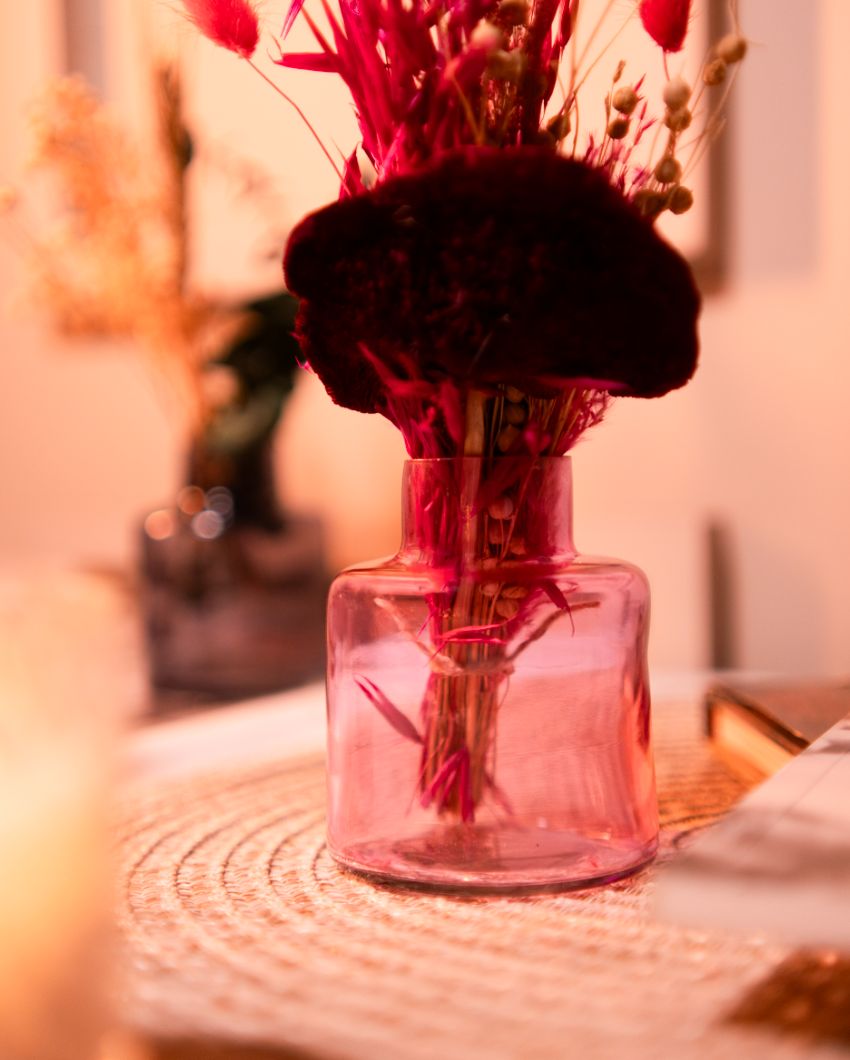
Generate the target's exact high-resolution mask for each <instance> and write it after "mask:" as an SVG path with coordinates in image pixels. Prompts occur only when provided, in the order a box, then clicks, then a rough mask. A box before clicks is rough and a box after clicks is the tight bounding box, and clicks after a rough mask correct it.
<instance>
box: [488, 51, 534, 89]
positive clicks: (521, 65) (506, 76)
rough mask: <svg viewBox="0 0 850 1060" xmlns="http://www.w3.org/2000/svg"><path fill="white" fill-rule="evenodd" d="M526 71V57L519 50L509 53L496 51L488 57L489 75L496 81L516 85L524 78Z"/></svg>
mask: <svg viewBox="0 0 850 1060" xmlns="http://www.w3.org/2000/svg"><path fill="white" fill-rule="evenodd" d="M524 69H525V56H524V55H523V54H522V52H521V51H519V49H518V48H514V49H513V50H512V51H509V52H506V51H502V50H498V51H494V52H491V53H490V55H488V56H487V74H488V76H489V77H490V78H492V80H494V81H508V82H509V83H511V84H515V83H516V82H517V81H519V79H520V78H521V77H522V74H523V70H524Z"/></svg>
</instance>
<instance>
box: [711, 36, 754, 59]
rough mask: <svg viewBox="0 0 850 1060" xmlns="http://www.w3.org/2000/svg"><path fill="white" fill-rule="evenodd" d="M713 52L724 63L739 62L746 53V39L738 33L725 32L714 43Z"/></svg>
mask: <svg viewBox="0 0 850 1060" xmlns="http://www.w3.org/2000/svg"><path fill="white" fill-rule="evenodd" d="M714 54H715V55H716V56H717V58H718V59H722V60H723V62H724V63H729V64H730V65H731V64H732V63H739V62H740V61H741V60H742V59H743V58H744V56H745V55H746V54H747V41H746V39H745V38H744V37H742V36H741V35H740V34H739V33H727V34H726V36H725V37H722V38H721V39H720V40H719V41H718V42H717V44H716V45H715V48H714Z"/></svg>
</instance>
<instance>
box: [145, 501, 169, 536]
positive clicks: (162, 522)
mask: <svg viewBox="0 0 850 1060" xmlns="http://www.w3.org/2000/svg"><path fill="white" fill-rule="evenodd" d="M174 528H175V523H174V516H173V515H172V513H171V512H170V511H168V509H166V508H160V510H159V511H156V512H151V513H150V515H149V516H148V517H147V519H145V533H146V534H147V535H148V537H150V538H152V539H153V540H154V541H165V539H166V538H168V537H171V535H172V534H173V533H174Z"/></svg>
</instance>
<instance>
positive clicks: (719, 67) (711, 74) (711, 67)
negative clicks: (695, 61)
mask: <svg viewBox="0 0 850 1060" xmlns="http://www.w3.org/2000/svg"><path fill="white" fill-rule="evenodd" d="M702 79H703V81H704V82H705V83H706V84H707V85H708V87H709V88H716V87H717V86H718V85H722V84H723V82H724V81H725V80H726V63H725V62H724V61H723V60H722V59H712V60H711V62H710V63H706V64H705V69H704V70H703V72H702Z"/></svg>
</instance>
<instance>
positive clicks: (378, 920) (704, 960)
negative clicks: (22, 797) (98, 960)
mask: <svg viewBox="0 0 850 1060" xmlns="http://www.w3.org/2000/svg"><path fill="white" fill-rule="evenodd" d="M655 729H656V732H655V744H656V755H657V760H658V774H659V794H660V802H661V815H662V821H663V842H662V852H661V856H660V861H661V862H663V861H664V859H666V858H670V857H674V856H676V851H677V849H678V848H679V847H680V846H682V845H683V844H686V843H687V842H688V841H689V837H691V836H692V835H693V834H694V833H695V832H697V831H699V830H700V829H701V828H703V827H704V826H706V825H708V824H710V823H711V822H712V821H714V820H716V819H717V817H718V816H720V815H722V814H723V813H724V812H725V811H726V810H727V809H728V808H729V807H730V806H731V805H732V804H733V803H734V802H735V801H736V800H737V799H738V798H739V797H740V796H741V794H742V793H743V791H744V786H743V784H742V782H741V781H739V780H737V779H736V778H735V777H734V776H733V775H732V774H730V773H729V772H727V770H726V769H725V767H724V766H723V765H722V764H721V763H720V762H719V761H718V760H716V759H715V758H714V757H713V755H712V753H711V750H710V749H709V748H708V747H707V746H706V744H705V742H704V740H703V738H702V735H701V732H700V727H699V720H698V716H697V712H696V710H695V709H693V708H692V707H685V706H683V707H681V708H674V707H666V708H665V709H663V710H661V711H659V712H657V715H656V726H655ZM323 818H324V775H323V767H322V762H321V759H319V758H317V757H313V758H308V759H299V760H297V761H289V762H285V763H282V764H277V763H269V762H268V761H265V762H263V763H261V764H259V763H258V764H257V765H256V766H255V767H253V768H241V769H240V770H239V771H234V772H217V773H214V774H209V773H207V774H205V775H199V776H196V777H192V778H190V779H188V780H187V779H185V778H184V779H181V780H179V781H173V782H169V783H167V784H166V785H164V786H162V785H160V786H158V787H157V788H156V789H153V790H149V791H141V792H137V793H136V794H135V795H134V796H133V798H132V800H131V801H130V802H129V803H128V805H127V806H126V807H125V813H124V817H123V824H122V828H121V838H120V859H121V876H120V880H121V888H120V895H119V906H120V908H119V926H120V931H121V935H122V939H123V945H124V947H125V950H126V956H127V960H126V962H125V963H126V966H127V968H128V974H127V980H126V983H125V987H124V1016H125V1018H126V1020H127V1021H128V1023H129V1024H131V1025H132V1026H134V1027H135V1028H137V1029H139V1030H141V1031H144V1032H146V1033H152V1034H155V1035H156V1036H158V1037H159V1038H171V1039H173V1040H175V1041H183V1042H186V1041H189V1042H192V1043H194V1045H191V1046H190V1047H188V1051H185V1050H184V1051H181V1052H180V1054H179V1055H180V1056H181V1057H182V1056H186V1057H189V1056H191V1057H193V1058H194V1060H204V1058H205V1057H214V1056H215V1057H218V1056H224V1055H225V1052H222V1051H221V1050H222V1049H225V1051H226V1043H227V1042H241V1043H243V1045H242V1049H243V1051H242V1052H240V1053H239V1054H238V1055H244V1056H247V1055H252V1056H253V1055H257V1056H259V1055H263V1056H265V1055H275V1056H292V1057H316V1058H318V1057H322V1058H328V1060H331V1058H332V1060H355V1058H356V1060H361V1058H373V1057H375V1058H388V1060H434V1058H439V1060H454V1058H457V1060H461V1058H463V1060H477V1058H483V1057H487V1058H489V1060H501V1058H505V1060H507V1058H510V1060H526V1058H529V1060H534V1058H540V1060H544V1058H561V1057H569V1058H572V1057H575V1058H579V1057H581V1058H585V1057H597V1056H598V1057H609V1056H610V1057H614V1056H617V1057H620V1056H627V1057H629V1058H644V1057H647V1058H650V1057H651V1058H665V1060H666V1058H678V1057H682V1058H690V1057H694V1058H696V1057H699V1058H701V1060H706V1058H707V1060H710V1058H713V1057H723V1058H724V1060H726V1058H729V1057H734V1058H735V1060H740V1058H742V1057H753V1058H755V1057H763V1056H765V1055H767V1051H769V1054H770V1055H771V1057H772V1060H777V1058H779V1060H781V1058H783V1057H786V1056H787V1057H789V1058H790V1057H800V1056H806V1057H810V1056H824V1057H826V1056H834V1055H846V1054H841V1053H840V1051H839V1047H838V1046H837V1045H835V1044H834V1043H833V1044H830V1043H825V1044H824V1043H820V1044H818V1043H816V1042H814V1041H812V1040H810V1039H806V1038H804V1037H800V1036H799V1035H798V1034H796V1033H791V1034H788V1033H780V1031H779V1030H777V1028H776V1027H773V1028H772V1027H770V1026H766V1025H765V1024H763V1023H759V1022H758V1021H755V1022H753V1021H749V1022H748V1021H742V1020H739V1019H736V1018H735V1012H736V1011H737V1010H739V1009H740V1008H741V1003H742V1000H744V999H745V998H746V997H747V996H749V995H750V994H752V992H753V991H757V990H758V989H759V988H760V986H761V985H762V984H763V983H764V982H765V981H766V980H768V979H769V978H770V976H771V975H772V974H775V973H776V970H777V969H778V968H780V967H781V962H782V961H783V959H784V958H785V957H786V956H787V955H786V954H785V953H784V952H783V951H781V950H779V949H778V948H775V947H770V946H768V945H767V944H765V943H761V942H759V941H758V940H750V941H741V940H734V939H728V938H722V937H720V936H709V935H705V934H700V933H697V932H690V931H684V930H681V929H678V928H675V927H670V926H666V925H663V924H660V923H658V922H657V921H655V920H654V919H653V917H652V913H651V892H652V886H653V875H654V873H655V872H656V871H657V869H650V870H648V871H645V872H643V873H641V874H640V875H638V876H636V877H634V878H632V879H630V880H626V881H622V882H621V883H619V884H615V885H612V886H608V887H604V888H599V889H594V890H588V891H581V892H571V893H565V894H560V895H546V896H535V897H500V898H491V897H488V898H482V897H477V898H470V897H463V898H457V897H446V896H442V895H433V894H423V893H417V892H413V891H406V890H400V889H396V888H391V887H386V886H376V885H374V884H372V883H370V882H368V881H366V880H363V879H360V878H358V877H355V876H351V875H348V874H345V873H343V872H341V871H339V870H338V869H337V868H336V866H335V864H334V863H333V862H332V860H331V859H330V857H329V856H328V853H327V850H326V848H325V845H324V835H323V831H324V819H323ZM204 1042H206V1043H207V1044H206V1045H205V1044H203V1043H204ZM213 1043H216V1044H213ZM222 1043H224V1044H222ZM270 1048H274V1049H276V1050H277V1051H275V1052H274V1053H273V1054H272V1053H271V1052H268V1049H270ZM254 1050H259V1051H256V1052H255V1051H254ZM174 1055H177V1054H176V1053H175V1054H174ZM233 1055H236V1053H234V1054H233Z"/></svg>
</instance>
